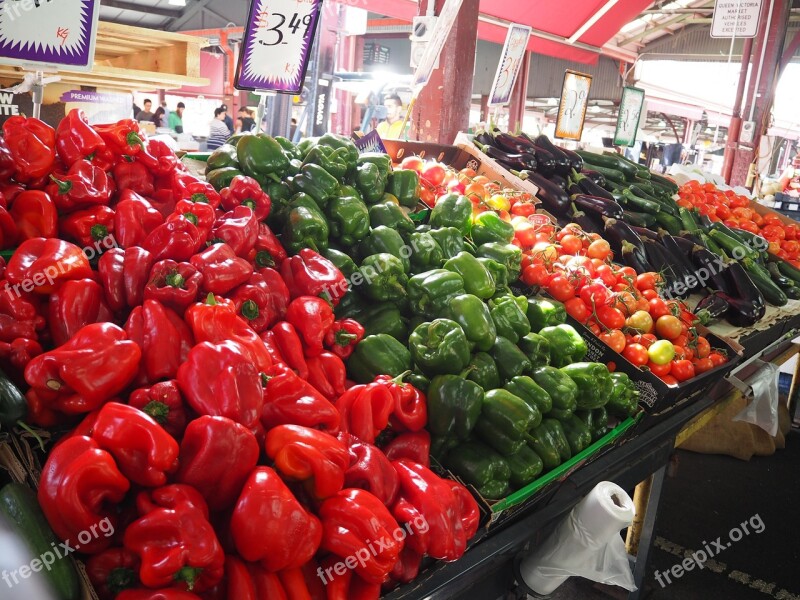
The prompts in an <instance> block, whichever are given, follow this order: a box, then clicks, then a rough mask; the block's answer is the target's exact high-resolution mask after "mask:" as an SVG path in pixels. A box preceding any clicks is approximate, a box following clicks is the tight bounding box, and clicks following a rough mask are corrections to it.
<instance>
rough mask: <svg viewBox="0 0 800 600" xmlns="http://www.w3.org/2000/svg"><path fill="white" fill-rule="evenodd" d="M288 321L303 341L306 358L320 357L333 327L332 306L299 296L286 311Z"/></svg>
mask: <svg viewBox="0 0 800 600" xmlns="http://www.w3.org/2000/svg"><path fill="white" fill-rule="evenodd" d="M286 320H287V321H288V322H289V323H291V324H292V325H294V328H295V329H296V330H297V332H298V333H299V334H300V337H301V338H302V339H303V352H304V353H305V355H306V356H318V355H319V354H320V352H322V349H323V346H322V342H323V341H324V340H325V335H326V334H327V333H328V330H329V329H330V328H331V326H332V325H333V322H334V321H335V320H336V317H334V316H333V309H332V308H331V305H330V304H329V303H328V302H326V301H325V300H323V299H322V298H317V297H315V296H298V297H297V298H295V299H294V300H292V301H291V302H290V303H289V306H288V307H287V309H286Z"/></svg>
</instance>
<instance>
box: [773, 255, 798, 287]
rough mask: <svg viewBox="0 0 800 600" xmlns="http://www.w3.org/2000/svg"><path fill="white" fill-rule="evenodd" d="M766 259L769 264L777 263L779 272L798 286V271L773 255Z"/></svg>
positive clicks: (790, 264)
mask: <svg viewBox="0 0 800 600" xmlns="http://www.w3.org/2000/svg"><path fill="white" fill-rule="evenodd" d="M767 259H768V260H769V262H771V263H773V262H774V263H777V265H778V269H780V272H781V273H783V274H784V275H786V277H788V278H789V279H791V280H792V281H794V283H795V285H800V269H798V268H797V267H795V266H794V265H793V264H792V263H790V262H786V261H785V260H783V259H782V258H781V257H779V256H775V255H774V254H770V255H769V256H768V257H767Z"/></svg>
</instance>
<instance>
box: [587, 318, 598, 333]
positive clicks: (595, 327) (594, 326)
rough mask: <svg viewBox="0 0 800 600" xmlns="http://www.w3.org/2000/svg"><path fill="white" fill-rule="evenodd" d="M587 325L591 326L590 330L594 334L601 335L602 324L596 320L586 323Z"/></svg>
mask: <svg viewBox="0 0 800 600" xmlns="http://www.w3.org/2000/svg"><path fill="white" fill-rule="evenodd" d="M586 326H587V327H588V328H589V331H591V332H592V333H593V334H595V335H596V336H600V331H601V330H600V325H598V324H597V323H596V322H595V321H589V322H588V323H586Z"/></svg>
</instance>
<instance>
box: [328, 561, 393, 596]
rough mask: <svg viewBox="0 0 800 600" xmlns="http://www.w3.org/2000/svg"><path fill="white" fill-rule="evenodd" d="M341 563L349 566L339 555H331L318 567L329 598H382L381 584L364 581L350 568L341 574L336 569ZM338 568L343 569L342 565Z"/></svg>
mask: <svg viewBox="0 0 800 600" xmlns="http://www.w3.org/2000/svg"><path fill="white" fill-rule="evenodd" d="M339 564H343V565H345V566H347V565H346V564H345V563H344V562H343V561H342V560H341V558H339V557H338V556H336V555H330V556H328V557H327V558H326V559H325V560H323V561H322V563H321V565H320V566H319V567H318V571H317V575H318V576H319V578H320V579H321V580H322V582H323V583H325V592H326V595H325V598H326V599H327V600H378V598H380V595H381V586H380V584H377V583H368V582H366V581H364V580H363V579H361V577H359V576H358V574H357V573H354V572H353V571H352V570H351V569H349V568H348V569H346V570H345V571H344V572H343V574H340V572H337V570H336V569H337V565H339ZM338 568H339V571H341V567H338Z"/></svg>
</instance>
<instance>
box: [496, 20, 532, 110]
mask: <svg viewBox="0 0 800 600" xmlns="http://www.w3.org/2000/svg"><path fill="white" fill-rule="evenodd" d="M530 36H531V28H530V27H528V26H526V25H518V24H517V23H512V24H511V25H509V26H508V35H506V43H505V45H504V46H503V53H502V54H501V55H500V62H499V63H498V65H497V73H495V76H494V82H493V83H492V91H491V92H490V93H489V102H488V105H489V106H505V105H506V104H508V102H509V101H510V100H511V91H512V90H513V89H514V83H516V81H517V75H518V74H519V68H520V65H521V64H522V60H523V59H524V58H525V51H526V50H527V48H528V39H529V38H530Z"/></svg>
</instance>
